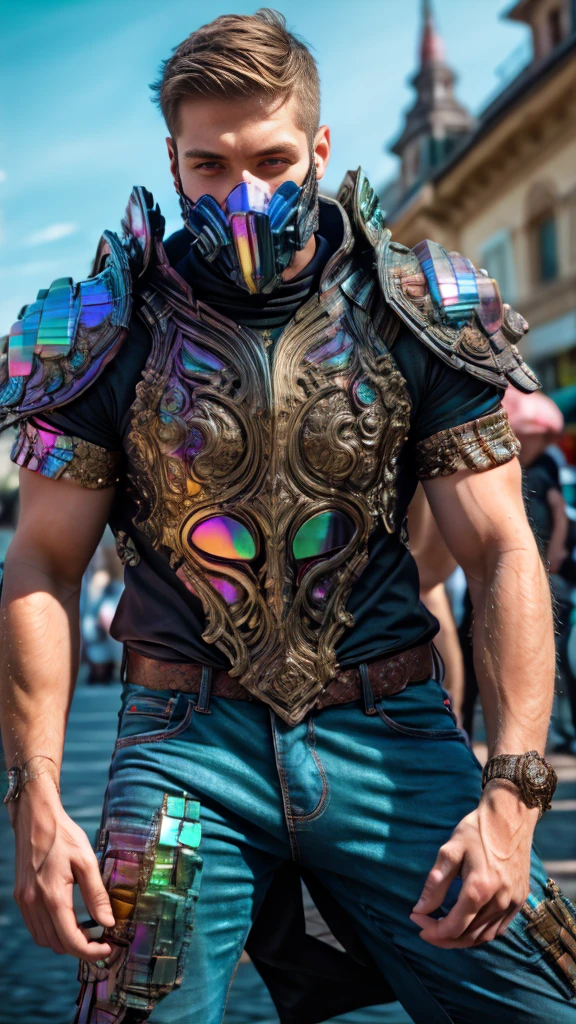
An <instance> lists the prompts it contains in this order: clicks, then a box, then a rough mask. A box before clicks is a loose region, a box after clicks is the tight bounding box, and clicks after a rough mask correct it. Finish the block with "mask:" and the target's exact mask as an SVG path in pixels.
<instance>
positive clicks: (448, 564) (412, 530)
mask: <svg viewBox="0 0 576 1024" xmlns="http://www.w3.org/2000/svg"><path fill="white" fill-rule="evenodd" d="M408 535H409V537H410V552H411V554H412V556H413V558H414V560H415V562H416V565H417V566H418V576H419V578H420V600H421V601H422V602H423V603H424V604H425V605H426V607H427V609H428V611H430V612H432V615H435V616H436V618H437V619H438V622H439V623H440V632H439V633H438V634H437V636H436V637H435V640H434V643H435V644H436V647H437V648H438V650H439V652H440V654H441V656H442V661H443V662H444V668H445V671H446V675H445V679H444V686H445V687H446V689H447V690H448V692H449V693H450V696H451V697H452V708H453V711H454V713H455V714H456V717H457V718H458V719H459V720H460V718H461V713H462V712H461V709H462V701H463V699H464V660H463V657H462V650H461V648H460V641H459V639H458V631H457V629H456V623H455V622H454V616H453V615H452V609H451V607H450V602H449V600H448V596H447V594H446V589H445V587H444V582H445V580H447V579H448V577H449V576H450V574H451V573H452V572H454V569H455V568H456V560H455V559H454V558H453V557H452V555H451V554H450V552H449V551H448V548H447V547H446V544H445V543H444V541H443V539H442V537H441V535H440V531H439V529H438V527H437V525H436V521H435V519H434V516H433V515H432V512H431V509H430V505H429V504H428V501H427V500H426V494H425V493H424V488H423V487H422V485H421V484H419V485H418V488H417V490H416V493H415V495H414V497H413V499H412V501H411V503H410V507H409V509H408Z"/></svg>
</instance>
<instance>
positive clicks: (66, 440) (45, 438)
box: [11, 420, 122, 490]
mask: <svg viewBox="0 0 576 1024" xmlns="http://www.w3.org/2000/svg"><path fill="white" fill-rule="evenodd" d="M11 459H12V461H13V462H15V463H16V464H17V465H18V466H24V467H25V468H26V469H30V470H32V471H33V472H35V473H40V474H41V475H42V476H48V477H51V478H52V479H53V480H58V479H61V478H64V479H69V480H74V481H76V483H78V484H81V486H82V487H88V488H90V489H92V490H100V489H103V488H105V487H112V486H113V485H114V484H115V483H117V482H118V480H119V476H120V466H121V462H122V454H121V453H120V452H113V451H109V450H108V449H107V448H101V447H100V445H97V444H92V442H91V441H84V440H83V438H81V437H73V436H70V435H67V434H61V433H59V432H58V431H56V430H55V429H54V428H53V427H49V426H48V425H47V424H45V425H44V424H42V423H41V422H39V421H36V422H34V421H33V420H24V421H22V422H21V423H20V424H19V429H18V436H17V438H16V441H15V443H14V447H13V448H12V452H11Z"/></svg>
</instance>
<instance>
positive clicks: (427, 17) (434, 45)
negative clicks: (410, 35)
mask: <svg viewBox="0 0 576 1024" xmlns="http://www.w3.org/2000/svg"><path fill="white" fill-rule="evenodd" d="M444 62H445V52H444V41H443V39H442V36H440V35H439V34H438V32H437V31H436V28H435V26H434V16H433V14H432V4H431V2H430V0H422V42H421V44H420V67H421V68H423V67H424V66H425V65H427V64H433V63H436V64H443V63H444Z"/></svg>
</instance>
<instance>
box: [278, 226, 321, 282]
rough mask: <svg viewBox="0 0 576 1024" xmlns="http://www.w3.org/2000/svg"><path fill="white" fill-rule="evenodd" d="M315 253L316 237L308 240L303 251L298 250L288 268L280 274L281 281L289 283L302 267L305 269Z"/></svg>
mask: <svg viewBox="0 0 576 1024" xmlns="http://www.w3.org/2000/svg"><path fill="white" fill-rule="evenodd" d="M315 252H316V236H315V235H312V237H311V238H309V239H308V241H307V242H306V245H305V246H304V248H303V249H299V250H298V252H297V253H296V255H295V257H294V259H293V260H292V262H291V264H290V266H289V267H286V270H285V271H284V272H283V274H282V280H283V281H291V280H292V278H293V277H296V274H299V273H300V271H301V270H304V267H307V266H308V264H309V263H310V261H311V260H312V259H313V257H314V253H315Z"/></svg>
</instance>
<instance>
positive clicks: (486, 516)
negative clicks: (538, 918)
mask: <svg viewBox="0 0 576 1024" xmlns="http://www.w3.org/2000/svg"><path fill="white" fill-rule="evenodd" d="M425 489H426V494H427V496H428V500H429V501H430V505H431V507H432V511H433V513H434V517H435V519H436V522H437V523H438V526H439V528H440V531H441V533H442V535H443V537H444V539H445V541H446V544H447V545H448V548H449V549H450V551H451V552H452V554H453V555H454V557H455V558H456V560H457V561H458V562H459V563H460V565H461V566H462V568H463V569H464V571H465V573H466V576H467V579H468V585H469V587H470V594H471V597H472V601H473V604H474V611H475V617H474V618H475V625H474V660H475V667H476V673H477V676H478V683H479V687H480V692H481V695H482V705H483V710H484V717H485V721H486V732H487V738H488V748H489V755H490V756H492V755H494V754H499V753H502V754H519V753H524V752H525V751H527V750H538V751H539V752H540V753H543V752H544V748H545V744H546V736H547V731H548V722H549V718H550V711H551V706H552V696H553V688H554V665H555V654H554V633H553V624H552V611H551V601H550V593H549V587H548V581H547V578H546V573H545V570H544V567H543V565H542V562H541V559H540V557H539V554H538V551H537V548H536V544H535V541H534V538H533V535H532V531H531V529H530V526H529V524H528V521H527V519H526V515H525V511H524V504H523V501H522V494H521V477H520V466H519V464H518V462H517V461H516V460H513V461H512V462H509V463H507V464H506V465H504V466H500V467H499V468H497V469H492V470H490V471H489V472H486V473H478V474H474V473H471V472H469V471H460V472H458V473H455V474H454V475H452V476H449V477H443V478H437V479H435V480H431V481H427V482H426V484H425ZM536 820H537V810H536V809H529V808H527V807H526V805H525V804H524V803H523V802H522V801H521V799H520V797H519V793H518V790H517V789H516V787H515V786H514V785H513V784H511V783H508V782H503V781H501V780H494V781H493V782H491V783H489V785H488V786H487V787H486V789H485V790H484V792H483V795H482V799H481V801H480V804H479V806H478V809H477V810H476V811H474V812H472V814H470V815H468V816H467V817H466V818H465V819H463V821H462V822H460V824H459V825H458V827H457V828H456V830H455V832H454V833H453V836H452V837H451V839H450V840H449V842H448V843H446V844H445V845H444V847H442V849H441V850H440V852H439V856H438V859H437V861H436V864H435V865H434V867H433V869H432V871H431V872H430V875H429V876H428V879H427V882H426V885H425V888H424V890H423V894H422V897H421V899H420V901H419V903H418V904H417V907H418V912H417V913H415V914H414V915H413V919H414V920H415V921H416V923H417V924H419V925H421V926H422V928H423V932H422V933H421V935H422V938H425V939H426V940H427V941H430V942H432V943H433V944H435V945H439V946H446V947H454V946H470V945H477V944H478V943H479V942H485V941H489V940H490V939H492V938H494V937H495V935H497V934H500V933H501V932H502V931H504V930H505V928H506V927H507V925H508V924H509V923H510V921H511V920H512V918H513V917H514V915H515V913H516V912H517V910H518V909H519V907H520V906H521V905H522V903H523V901H524V900H525V898H526V896H527V894H528V890H529V862H530V847H531V842H532V836H533V831H534V827H535V824H536ZM457 875H460V876H461V877H462V879H463V886H462V890H461V892H460V896H459V898H458V901H457V903H456V905H455V907H454V908H453V909H452V910H451V911H450V913H449V914H448V915H447V916H446V917H445V918H444V919H443V920H441V921H434V920H432V919H431V918H428V917H426V916H425V915H427V914H430V913H431V912H432V911H433V910H435V909H437V908H438V907H439V906H440V904H441V902H442V900H443V899H444V897H445V895H446V892H447V891H448V887H449V885H450V883H451V881H452V880H453V879H454V878H455V877H456V876H457Z"/></svg>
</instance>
